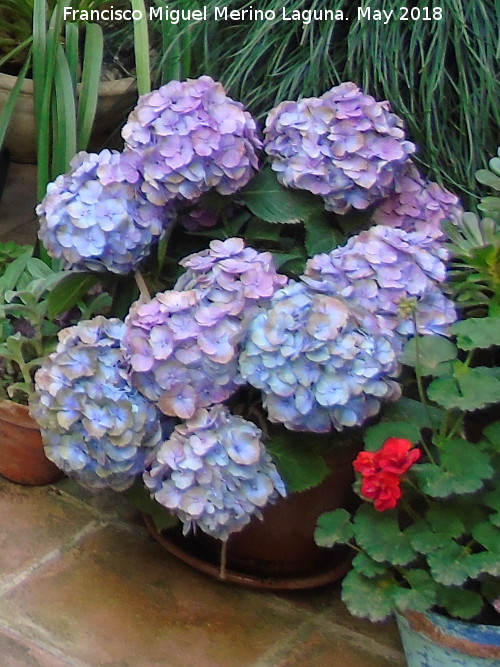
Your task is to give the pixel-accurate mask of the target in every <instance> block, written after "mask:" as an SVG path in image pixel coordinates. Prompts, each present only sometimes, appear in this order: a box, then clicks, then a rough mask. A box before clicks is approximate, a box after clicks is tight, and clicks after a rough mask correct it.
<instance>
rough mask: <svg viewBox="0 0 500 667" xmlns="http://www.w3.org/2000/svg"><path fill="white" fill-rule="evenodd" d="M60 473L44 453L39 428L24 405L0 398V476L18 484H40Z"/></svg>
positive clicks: (53, 478)
mask: <svg viewBox="0 0 500 667" xmlns="http://www.w3.org/2000/svg"><path fill="white" fill-rule="evenodd" d="M62 474H63V473H62V472H61V470H59V468H57V467H56V466H55V465H54V464H53V463H52V461H49V459H48V458H47V457H46V456H45V454H44V452H43V443H42V436H41V435H40V429H39V427H38V424H37V423H36V421H35V420H34V419H33V418H32V417H31V416H30V414H29V412H28V408H27V406H25V405H19V404H18V403H14V402H13V401H3V400H0V475H2V476H3V477H6V478H7V479H8V480H10V481H11V482H17V483H18V484H27V485H30V486H41V485H43V484H50V483H51V482H55V481H56V480H57V479H59V478H60V477H62Z"/></svg>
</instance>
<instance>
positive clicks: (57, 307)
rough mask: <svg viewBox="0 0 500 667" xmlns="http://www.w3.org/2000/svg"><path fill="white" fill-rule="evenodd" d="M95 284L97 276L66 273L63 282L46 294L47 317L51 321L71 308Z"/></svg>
mask: <svg viewBox="0 0 500 667" xmlns="http://www.w3.org/2000/svg"><path fill="white" fill-rule="evenodd" d="M97 282H99V275H97V274H95V273H94V274H91V273H83V272H78V271H74V272H68V273H67V274H66V277H65V278H64V280H62V281H61V282H60V283H59V284H58V285H56V286H55V287H54V289H52V290H51V291H50V292H49V294H48V297H47V301H48V310H47V315H48V317H49V318H50V319H51V320H52V319H54V318H55V317H57V315H60V314H61V313H63V312H64V311H66V310H70V309H71V308H73V306H75V305H76V304H77V303H78V301H79V300H80V299H81V298H82V297H83V296H85V294H86V293H87V292H88V291H89V289H90V288H91V287H93V286H94V285H95V284H96V283H97Z"/></svg>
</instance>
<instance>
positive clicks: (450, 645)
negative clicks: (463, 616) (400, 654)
mask: <svg viewBox="0 0 500 667" xmlns="http://www.w3.org/2000/svg"><path fill="white" fill-rule="evenodd" d="M396 620H397V623H398V628H399V633H400V635H401V641H402V642H403V648H404V652H405V656H406V660H407V662H408V667H448V666H450V667H451V665H453V667H460V665H463V667H487V666H490V667H492V666H493V665H496V667H499V666H500V626H497V625H479V624H475V623H466V622H464V621H457V620H455V619H450V618H448V617H446V616H442V615H441V614H436V613H434V612H427V613H425V614H421V613H419V612H414V611H410V612H405V613H404V614H396Z"/></svg>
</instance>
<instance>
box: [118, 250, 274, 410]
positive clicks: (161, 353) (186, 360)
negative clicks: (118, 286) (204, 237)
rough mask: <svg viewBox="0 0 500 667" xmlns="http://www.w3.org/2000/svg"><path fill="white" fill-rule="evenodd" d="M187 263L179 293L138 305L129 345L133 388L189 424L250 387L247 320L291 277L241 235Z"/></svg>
mask: <svg viewBox="0 0 500 667" xmlns="http://www.w3.org/2000/svg"><path fill="white" fill-rule="evenodd" d="M181 265H182V266H184V267H185V268H186V269H187V270H186V271H185V273H184V274H183V275H181V277H180V278H179V280H178V281H177V283H176V284H175V286H174V289H173V290H170V291H167V292H163V293H160V294H157V295H156V296H155V297H154V299H152V300H151V301H150V302H148V303H143V302H141V301H139V302H137V303H135V304H134V305H133V306H132V308H131V309H130V312H129V315H128V317H127V319H126V321H125V322H126V325H127V330H126V333H125V336H124V338H123V347H124V350H125V353H126V355H127V358H129V359H130V364H131V368H132V370H131V378H132V383H133V384H134V386H135V387H137V389H138V390H139V391H140V392H142V393H143V394H144V395H145V396H146V397H147V398H148V399H150V400H153V401H157V402H158V406H159V408H160V409H161V410H162V411H163V412H164V413H165V414H166V415H170V416H177V417H180V418H181V419H187V418H189V417H192V416H193V414H194V413H195V411H196V410H197V409H198V408H201V407H208V406H210V405H213V404H216V403H221V402H222V401H224V400H226V399H227V398H228V397H229V396H230V395H231V394H232V393H233V392H234V391H235V389H236V388H237V387H238V386H240V385H241V384H243V383H244V381H243V380H242V378H241V376H240V374H239V372H238V356H239V353H240V349H241V340H242V338H243V336H244V333H245V330H246V327H247V326H248V322H249V320H250V319H251V318H252V316H253V314H254V313H255V312H256V311H257V309H258V307H259V304H260V305H262V304H264V303H265V302H266V301H268V300H269V299H270V298H271V297H272V295H273V294H274V292H275V290H276V289H278V288H279V287H281V286H283V285H284V284H285V282H286V280H287V279H286V277H285V276H282V275H280V274H278V273H276V270H275V268H274V265H273V261H272V256H271V254H270V253H268V252H264V253H259V252H257V251H256V250H254V249H253V248H250V247H245V245H244V242H243V240H242V239H238V238H231V239H227V240H226V241H217V240H215V241H212V242H211V243H210V247H209V248H208V249H207V250H204V251H203V252H200V253H195V254H193V255H189V256H188V257H186V258H184V259H183V260H182V261H181Z"/></svg>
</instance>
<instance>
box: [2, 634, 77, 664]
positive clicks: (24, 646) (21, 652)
mask: <svg viewBox="0 0 500 667" xmlns="http://www.w3.org/2000/svg"><path fill="white" fill-rule="evenodd" d="M0 664H1V665H2V667H68V665H69V664H70V663H68V662H66V661H65V660H60V659H59V658H58V657H56V656H54V655H52V654H51V653H49V652H48V651H45V650H44V649H43V648H41V647H39V646H35V645H34V644H33V643H32V642H30V641H29V640H26V639H24V638H23V637H19V635H16V634H15V633H13V632H11V631H10V630H7V629H5V628H1V627H0Z"/></svg>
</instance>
